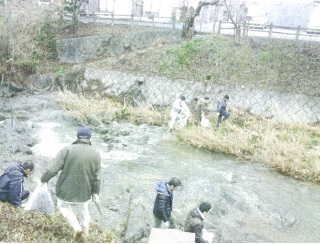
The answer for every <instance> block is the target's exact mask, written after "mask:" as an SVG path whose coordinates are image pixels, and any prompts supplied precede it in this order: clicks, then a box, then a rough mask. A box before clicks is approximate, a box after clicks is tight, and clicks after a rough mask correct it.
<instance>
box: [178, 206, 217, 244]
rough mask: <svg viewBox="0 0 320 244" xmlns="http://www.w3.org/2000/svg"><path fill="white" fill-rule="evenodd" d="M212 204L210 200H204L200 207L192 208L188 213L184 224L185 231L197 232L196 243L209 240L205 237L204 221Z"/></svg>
mask: <svg viewBox="0 0 320 244" xmlns="http://www.w3.org/2000/svg"><path fill="white" fill-rule="evenodd" d="M210 209H211V204H210V203H208V202H203V203H201V204H200V206H199V207H198V208H195V209H193V210H191V211H190V212H189V214H188V217H187V220H186V223H185V225H184V231H186V232H192V233H195V242H196V243H207V242H209V241H208V240H205V239H204V238H203V233H202V230H203V227H204V224H203V221H204V220H205V215H206V214H207V213H208V212H209V211H210Z"/></svg>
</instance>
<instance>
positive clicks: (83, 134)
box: [77, 127, 91, 139]
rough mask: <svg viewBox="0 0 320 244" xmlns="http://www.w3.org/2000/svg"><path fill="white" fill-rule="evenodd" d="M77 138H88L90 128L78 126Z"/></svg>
mask: <svg viewBox="0 0 320 244" xmlns="http://www.w3.org/2000/svg"><path fill="white" fill-rule="evenodd" d="M77 137H78V139H90V138H91V130H90V129H89V128H88V127H80V128H79V129H78V132H77Z"/></svg>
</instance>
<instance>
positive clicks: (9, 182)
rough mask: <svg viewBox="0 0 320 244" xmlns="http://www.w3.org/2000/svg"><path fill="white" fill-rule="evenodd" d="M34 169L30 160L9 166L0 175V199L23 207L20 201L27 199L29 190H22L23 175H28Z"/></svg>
mask: <svg viewBox="0 0 320 244" xmlns="http://www.w3.org/2000/svg"><path fill="white" fill-rule="evenodd" d="M33 169H34V164H33V163H32V162H29V161H27V162H24V163H20V164H19V165H15V166H10V167H8V168H7V169H6V170H5V171H4V174H3V175H1V176H0V201H1V202H9V203H11V204H12V205H14V206H18V207H23V204H22V201H23V200H25V199H27V198H28V197H29V195H30V191H28V190H24V188H23V182H24V177H26V178H27V177H28V175H30V174H31V172H32V171H33Z"/></svg>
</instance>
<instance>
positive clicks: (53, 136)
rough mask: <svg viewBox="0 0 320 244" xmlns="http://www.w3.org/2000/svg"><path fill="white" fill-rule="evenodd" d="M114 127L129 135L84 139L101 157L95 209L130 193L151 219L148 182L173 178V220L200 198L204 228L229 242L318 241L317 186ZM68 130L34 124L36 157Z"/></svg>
mask: <svg viewBox="0 0 320 244" xmlns="http://www.w3.org/2000/svg"><path fill="white" fill-rule="evenodd" d="M119 126H120V127H121V128H126V126H129V127H130V129H131V130H132V131H131V132H132V133H131V134H130V135H126V136H117V137H115V138H114V139H113V143H112V145H111V146H110V143H106V142H104V141H103V140H102V139H101V137H100V136H98V135H95V136H94V137H93V139H92V141H93V144H94V146H96V147H97V148H98V150H99V151H100V153H101V155H102V165H103V167H102V168H103V170H102V179H103V180H102V186H101V200H102V203H101V204H102V208H105V207H106V208H109V209H110V206H108V203H107V201H113V204H117V202H118V203H119V202H120V201H121V197H119V196H118V197H119V199H118V200H114V199H113V200H112V199H111V198H112V196H113V197H116V196H117V193H120V192H123V190H124V189H127V188H131V189H132V188H134V189H140V190H141V191H139V192H140V193H141V196H135V199H136V200H137V201H140V204H142V205H143V206H144V207H145V208H146V211H149V212H150V213H151V211H152V207H153V199H154V196H155V191H154V186H155V183H156V182H157V181H158V180H169V179H170V178H171V177H173V176H176V177H178V178H180V179H181V180H182V182H183V185H182V187H181V189H180V190H179V191H177V192H175V193H174V206H175V208H176V213H175V214H176V215H179V214H180V216H181V219H183V217H182V216H183V215H185V214H186V213H187V211H188V210H189V209H191V208H192V207H193V206H194V205H195V204H197V203H199V202H201V201H202V200H205V201H209V202H210V203H211V204H212V205H213V206H214V207H213V210H212V212H211V214H209V216H208V221H207V225H208V227H207V228H208V229H215V230H217V229H221V228H222V229H223V231H224V232H225V231H228V232H231V234H232V233H234V234H236V235H238V236H237V237H230V240H231V241H250V236H251V235H254V236H256V238H257V236H258V240H263V241H267V242H319V241H320V235H319V232H320V210H319V207H318V204H319V201H320V187H319V186H318V185H316V184H313V183H309V182H302V181H299V180H294V179H291V178H289V177H287V176H283V175H281V174H278V173H276V172H274V171H272V170H270V169H268V168H266V167H263V166H261V165H259V164H253V163H246V162H238V161H237V160H236V159H235V158H232V157H227V156H224V155H219V154H215V153H210V152H206V151H203V150H196V149H194V148H192V147H190V146H186V145H183V144H180V143H179V142H178V140H177V139H176V138H175V136H174V135H172V134H170V133H168V131H167V128H157V127H148V126H131V125H128V124H123V125H121V124H120V125H119ZM76 129H77V127H76V126H74V125H72V126H71V125H70V127H69V126H68V125H61V124H59V123H52V122H49V123H43V124H41V129H40V131H39V132H40V133H39V138H40V143H39V144H37V145H36V146H35V152H36V154H37V155H39V156H45V157H48V158H50V157H54V156H55V155H56V153H57V152H58V150H59V149H60V148H62V147H63V146H65V145H67V143H66V142H68V143H71V142H72V141H73V139H74V134H75V131H76ZM121 189H122V190H121ZM120 195H121V194H120ZM119 204H120V203H119ZM150 221H152V219H151V218H150ZM109 225H110V223H109ZM230 229H231V230H232V231H231V230H230ZM222 234H223V235H227V234H225V233H222ZM243 238H246V239H243ZM224 239H225V237H224ZM255 240H256V239H255Z"/></svg>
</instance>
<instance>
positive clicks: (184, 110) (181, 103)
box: [169, 96, 190, 131]
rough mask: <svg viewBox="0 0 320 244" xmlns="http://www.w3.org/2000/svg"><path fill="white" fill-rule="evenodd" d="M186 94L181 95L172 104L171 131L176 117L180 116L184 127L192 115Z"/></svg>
mask: <svg viewBox="0 0 320 244" xmlns="http://www.w3.org/2000/svg"><path fill="white" fill-rule="evenodd" d="M185 100H186V97H185V96H180V97H179V98H178V99H176V100H175V101H174V102H173V104H172V109H171V121H170V123H169V127H170V131H172V129H173V126H174V124H175V122H176V119H177V118H178V117H179V120H180V125H181V126H182V127H184V126H186V125H187V122H188V119H189V117H190V109H189V107H188V106H187V104H186V102H185Z"/></svg>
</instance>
